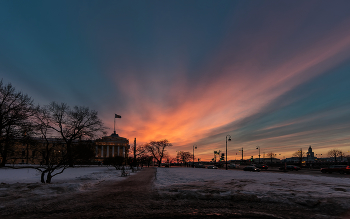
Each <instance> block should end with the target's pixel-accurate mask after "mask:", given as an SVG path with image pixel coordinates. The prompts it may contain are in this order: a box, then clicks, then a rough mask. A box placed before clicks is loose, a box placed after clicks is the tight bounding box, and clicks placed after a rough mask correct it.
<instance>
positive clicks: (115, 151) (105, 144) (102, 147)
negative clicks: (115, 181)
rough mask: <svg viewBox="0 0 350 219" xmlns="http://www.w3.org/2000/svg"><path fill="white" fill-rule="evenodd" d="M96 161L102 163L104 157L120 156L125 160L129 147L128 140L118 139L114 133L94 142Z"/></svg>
mask: <svg viewBox="0 0 350 219" xmlns="http://www.w3.org/2000/svg"><path fill="white" fill-rule="evenodd" d="M95 144H96V158H95V160H97V161H103V159H105V158H106V157H116V156H121V157H125V158H127V156H128V153H129V149H130V145H129V139H126V138H123V137H119V135H118V134H116V133H115V131H114V133H113V134H111V135H110V136H105V137H102V138H100V139H97V140H95Z"/></svg>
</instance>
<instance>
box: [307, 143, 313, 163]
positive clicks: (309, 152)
mask: <svg viewBox="0 0 350 219" xmlns="http://www.w3.org/2000/svg"><path fill="white" fill-rule="evenodd" d="M306 160H307V161H314V160H315V154H314V152H312V148H311V145H310V147H309V149H308V150H307V153H306Z"/></svg>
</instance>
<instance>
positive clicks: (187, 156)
mask: <svg viewBox="0 0 350 219" xmlns="http://www.w3.org/2000/svg"><path fill="white" fill-rule="evenodd" d="M191 158H192V154H191V153H190V152H185V151H178V152H177V155H176V159H177V160H181V161H182V162H183V163H184V164H186V163H187V162H188V161H190V160H191Z"/></svg>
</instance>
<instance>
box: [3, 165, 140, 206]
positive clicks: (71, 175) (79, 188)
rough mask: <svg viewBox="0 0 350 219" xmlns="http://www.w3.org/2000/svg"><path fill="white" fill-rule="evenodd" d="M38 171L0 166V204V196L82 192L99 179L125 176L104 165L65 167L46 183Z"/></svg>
mask: <svg viewBox="0 0 350 219" xmlns="http://www.w3.org/2000/svg"><path fill="white" fill-rule="evenodd" d="M128 171H130V170H128ZM40 174H41V172H39V171H37V170H35V169H33V168H21V169H12V168H0V203H1V198H5V197H6V200H12V198H9V197H14V198H13V199H14V202H16V203H20V201H23V200H28V199H30V200H34V199H36V198H37V199H40V198H41V197H50V196H56V195H59V194H67V193H71V192H83V191H86V190H88V189H93V188H96V187H97V185H99V184H100V183H102V182H108V181H113V182H116V181H121V180H124V179H125V178H126V177H121V170H116V169H115V168H114V167H106V166H93V167H88V166H86V167H74V168H67V169H66V170H64V172H63V173H62V174H59V175H56V176H54V177H53V178H52V183H50V184H44V183H41V182H40ZM132 174H135V173H131V175H132ZM7 202H8V203H7V204H9V201H7ZM2 207H4V206H3V205H1V204H0V209H1V208H2Z"/></svg>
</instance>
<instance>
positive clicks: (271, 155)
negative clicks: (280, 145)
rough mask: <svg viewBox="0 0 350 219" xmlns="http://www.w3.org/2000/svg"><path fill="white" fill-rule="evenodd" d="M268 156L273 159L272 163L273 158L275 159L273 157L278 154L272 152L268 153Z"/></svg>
mask: <svg viewBox="0 0 350 219" xmlns="http://www.w3.org/2000/svg"><path fill="white" fill-rule="evenodd" d="M266 156H267V157H268V158H270V159H271V163H272V160H273V158H275V157H276V154H274V153H272V152H271V153H267V154H266Z"/></svg>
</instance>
